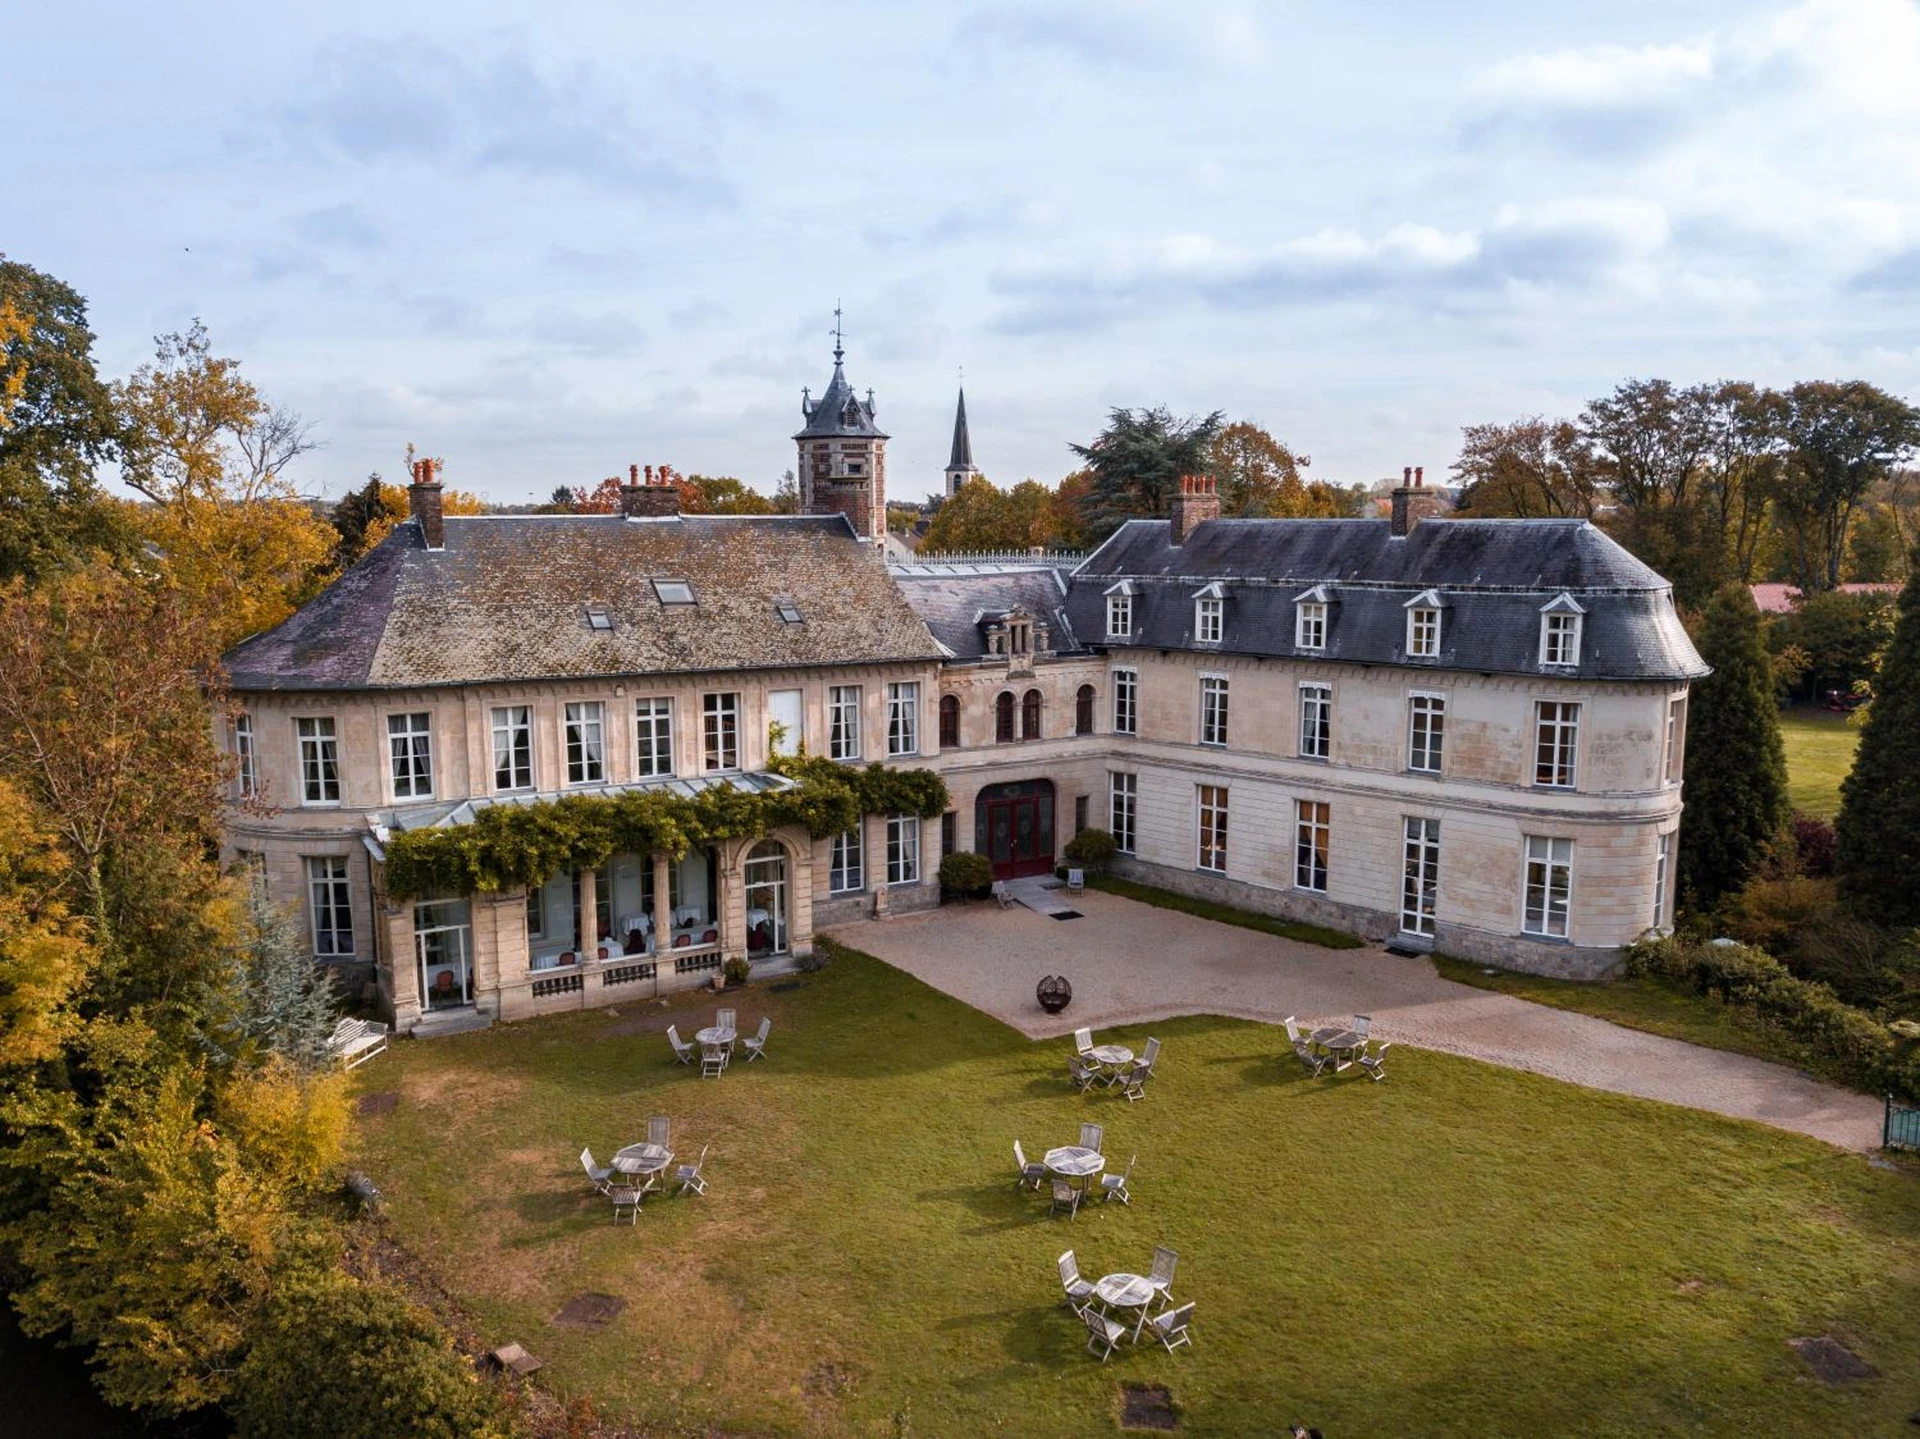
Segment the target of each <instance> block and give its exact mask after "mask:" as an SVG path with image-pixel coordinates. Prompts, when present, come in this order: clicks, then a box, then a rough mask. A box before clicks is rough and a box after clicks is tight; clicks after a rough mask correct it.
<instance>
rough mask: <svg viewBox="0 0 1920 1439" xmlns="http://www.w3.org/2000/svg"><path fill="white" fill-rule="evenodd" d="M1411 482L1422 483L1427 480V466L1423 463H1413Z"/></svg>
mask: <svg viewBox="0 0 1920 1439" xmlns="http://www.w3.org/2000/svg"><path fill="white" fill-rule="evenodd" d="M1413 482H1414V484H1415V485H1424V484H1425V483H1426V482H1427V467H1426V466H1425V465H1415V466H1414V467H1413Z"/></svg>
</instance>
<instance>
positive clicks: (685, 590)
mask: <svg viewBox="0 0 1920 1439" xmlns="http://www.w3.org/2000/svg"><path fill="white" fill-rule="evenodd" d="M653 592H654V594H655V595H656V596H657V597H658V598H659V600H660V603H661V604H663V605H690V604H692V603H693V586H692V585H690V584H688V583H687V582H686V581H685V580H655V581H654V582H653Z"/></svg>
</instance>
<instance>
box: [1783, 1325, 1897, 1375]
mask: <svg viewBox="0 0 1920 1439" xmlns="http://www.w3.org/2000/svg"><path fill="white" fill-rule="evenodd" d="M1787 1343H1788V1344H1789V1345H1791V1346H1792V1347H1793V1349H1794V1351H1795V1352H1796V1353H1797V1354H1799V1356H1800V1357H1801V1358H1802V1359H1804V1360H1806V1361H1807V1367H1808V1368H1809V1369H1811V1370H1813V1372H1814V1373H1815V1374H1816V1375H1818V1376H1819V1378H1820V1380H1821V1382H1822V1383H1825V1384H1846V1383H1849V1382H1851V1381H1853V1380H1855V1379H1877V1378H1879V1377H1880V1371H1879V1370H1878V1369H1875V1368H1874V1367H1873V1366H1872V1365H1871V1364H1869V1363H1867V1361H1866V1360H1864V1359H1862V1358H1861V1357H1860V1356H1859V1355H1858V1354H1855V1353H1854V1352H1853V1351H1852V1350H1851V1349H1849V1348H1847V1346H1846V1345H1844V1344H1842V1343H1841V1342H1840V1341H1839V1340H1838V1339H1835V1338H1834V1337H1833V1336H1832V1335H1831V1334H1819V1335H1816V1336H1814V1337H1813V1338H1811V1339H1789V1340H1788V1341H1787Z"/></svg>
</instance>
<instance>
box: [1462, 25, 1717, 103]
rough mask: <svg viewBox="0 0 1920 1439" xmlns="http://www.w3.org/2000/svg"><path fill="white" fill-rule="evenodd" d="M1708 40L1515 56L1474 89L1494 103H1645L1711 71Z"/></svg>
mask: <svg viewBox="0 0 1920 1439" xmlns="http://www.w3.org/2000/svg"><path fill="white" fill-rule="evenodd" d="M1713 61H1714V55H1713V43H1712V41H1711V40H1692V41H1685V42H1681V43H1678V44H1670V45H1642V46H1638V47H1629V46H1625V45H1589V46H1586V47H1584V48H1581V49H1574V50H1555V51H1553V52H1551V53H1549V54H1544V55H1516V56H1513V57H1512V58H1510V59H1506V60H1502V61H1500V62H1498V63H1497V64H1495V65H1493V66H1491V67H1489V68H1488V69H1487V70H1486V71H1485V72H1484V73H1482V75H1481V76H1480V77H1479V79H1478V81H1477V82H1476V84H1475V86H1474V88H1475V90H1476V91H1477V92H1478V93H1479V94H1481V95H1482V96H1485V97H1487V98H1489V99H1491V100H1494V101H1496V102H1507V103H1512V102H1519V103H1523V104H1528V105H1580V106H1601V107H1609V106H1616V105H1637V104H1644V103H1646V102H1647V101H1649V100H1661V99H1666V98H1668V97H1670V96H1673V95H1675V94H1678V93H1681V92H1684V91H1686V90H1689V89H1691V88H1693V87H1695V86H1697V85H1698V84H1700V83H1701V82H1703V81H1706V80H1709V79H1711V78H1712V76H1713Z"/></svg>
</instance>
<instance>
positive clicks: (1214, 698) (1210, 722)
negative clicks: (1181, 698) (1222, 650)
mask: <svg viewBox="0 0 1920 1439" xmlns="http://www.w3.org/2000/svg"><path fill="white" fill-rule="evenodd" d="M1226 742H1227V677H1226V676H1225V675H1202V676H1200V743H1201V744H1213V745H1223V744H1225V743H1226Z"/></svg>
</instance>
